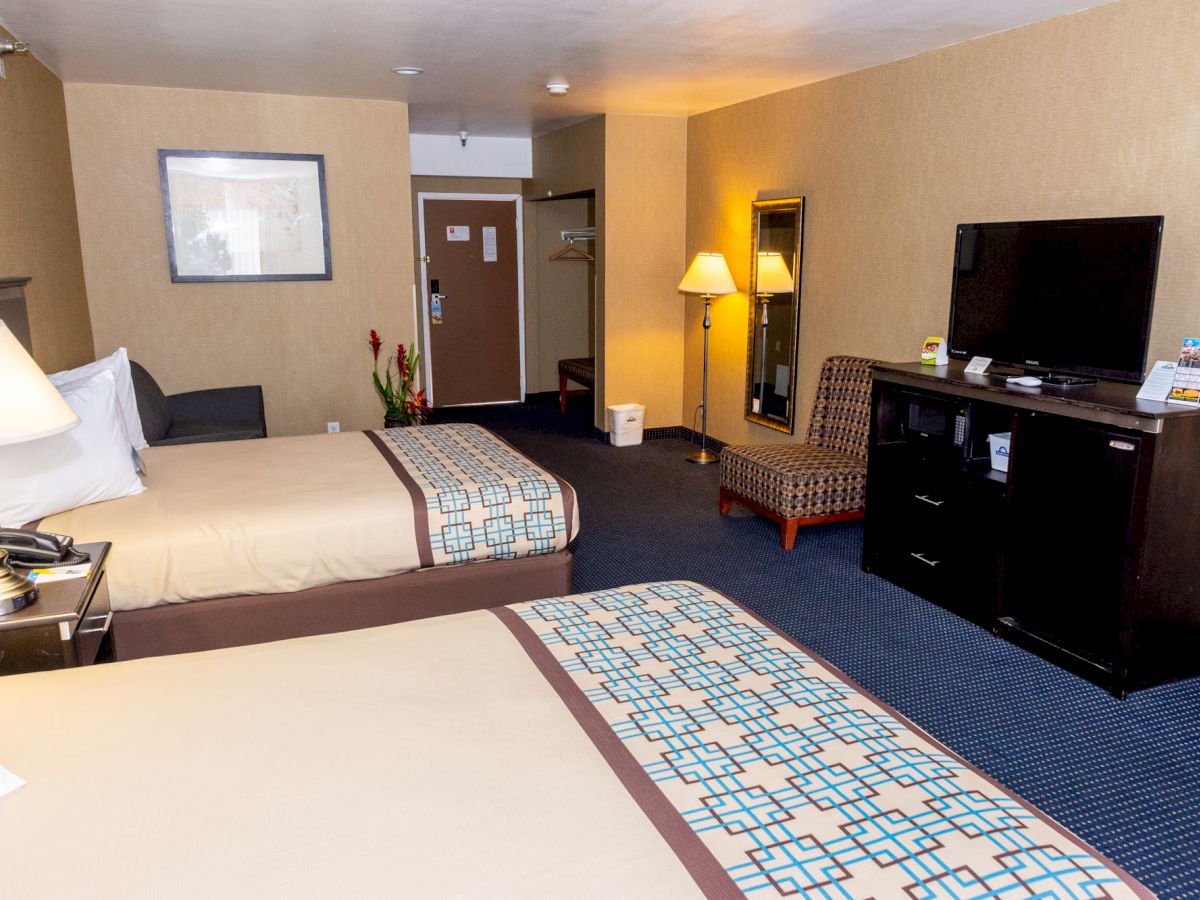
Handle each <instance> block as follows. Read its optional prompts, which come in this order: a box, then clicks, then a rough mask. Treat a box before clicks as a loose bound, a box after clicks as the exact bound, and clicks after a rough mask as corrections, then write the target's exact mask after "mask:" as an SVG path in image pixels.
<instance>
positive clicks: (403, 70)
mask: <svg viewBox="0 0 1200 900" xmlns="http://www.w3.org/2000/svg"><path fill="white" fill-rule="evenodd" d="M392 71H393V72H395V73H396V74H397V75H424V74H425V70H424V69H422V68H420V67H419V66H393V67H392Z"/></svg>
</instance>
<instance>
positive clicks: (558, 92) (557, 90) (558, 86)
mask: <svg viewBox="0 0 1200 900" xmlns="http://www.w3.org/2000/svg"><path fill="white" fill-rule="evenodd" d="M570 89H571V86H570V85H569V84H567V83H566V82H565V81H551V82H548V83H547V84H546V90H547V91H549V92H550V93H551V94H553V95H554V96H555V97H561V96H562V95H563V94H565V93H566V92H567V91H569V90H570Z"/></svg>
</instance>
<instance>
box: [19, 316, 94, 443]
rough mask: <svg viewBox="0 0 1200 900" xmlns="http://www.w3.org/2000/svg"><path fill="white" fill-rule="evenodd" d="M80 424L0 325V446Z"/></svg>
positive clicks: (33, 363)
mask: <svg viewBox="0 0 1200 900" xmlns="http://www.w3.org/2000/svg"><path fill="white" fill-rule="evenodd" d="M78 424H79V416H77V415H75V411H74V410H72V409H71V407H70V406H68V405H67V401H66V400H64V399H63V398H62V395H61V394H60V393H59V392H58V391H57V390H56V389H55V387H54V385H52V384H51V383H50V379H49V378H47V377H46V376H45V375H44V374H42V370H41V369H39V368H38V365H37V363H35V362H34V361H33V358H32V357H31V356H30V355H29V354H28V353H26V352H25V348H24V347H22V346H21V344H20V342H19V341H18V340H17V339H16V337H15V336H14V335H13V333H12V332H11V331H9V330H8V326H7V325H5V324H4V323H3V322H0V444H16V443H18V442H20V441H32V440H36V439H37V438H43V437H49V436H50V435H52V434H58V433H59V432H61V431H66V430H67V429H69V428H74V427H75V426H76V425H78Z"/></svg>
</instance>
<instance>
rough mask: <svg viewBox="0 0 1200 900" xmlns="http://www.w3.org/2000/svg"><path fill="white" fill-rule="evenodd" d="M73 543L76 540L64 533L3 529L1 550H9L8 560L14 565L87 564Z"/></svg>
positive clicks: (84, 557) (82, 554)
mask: <svg viewBox="0 0 1200 900" xmlns="http://www.w3.org/2000/svg"><path fill="white" fill-rule="evenodd" d="M72 544H74V538H70V537H67V536H66V535H65V534H51V533H50V532H48V531H32V530H28V529H25V528H0V550H7V551H8V561H9V562H10V563H12V564H13V565H14V566H23V567H25V568H32V567H34V566H77V565H79V564H80V563H83V562H87V561H88V559H89V557H88V555H87V554H86V553H84V552H82V551H80V550H76V549H75V548H74V547H73V546H72Z"/></svg>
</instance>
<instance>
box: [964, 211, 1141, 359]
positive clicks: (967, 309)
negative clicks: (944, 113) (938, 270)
mask: <svg viewBox="0 0 1200 900" xmlns="http://www.w3.org/2000/svg"><path fill="white" fill-rule="evenodd" d="M1162 225H1163V218H1162V216H1135V217H1127V218H1118V219H1064V220H1058V221H1044V222H984V223H980V224H975V225H959V226H958V237H957V239H956V242H955V252H954V287H953V293H952V296H951V302H950V333H949V342H950V354H951V355H952V356H955V357H959V358H968V357H972V356H990V357H991V358H992V359H993V360H995V361H996V362H997V363H1001V364H1008V365H1016V366H1020V367H1024V368H1029V369H1035V370H1038V371H1042V370H1045V371H1049V372H1061V373H1071V374H1081V375H1089V376H1096V377H1100V378H1111V379H1114V380H1117V381H1132V382H1140V381H1141V380H1142V374H1143V370H1144V368H1145V365H1146V344H1147V341H1148V339H1149V336H1150V314H1151V311H1152V309H1153V305H1154V280H1155V274H1156V272H1157V269H1158V249H1159V243H1160V239H1161V237H1162Z"/></svg>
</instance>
